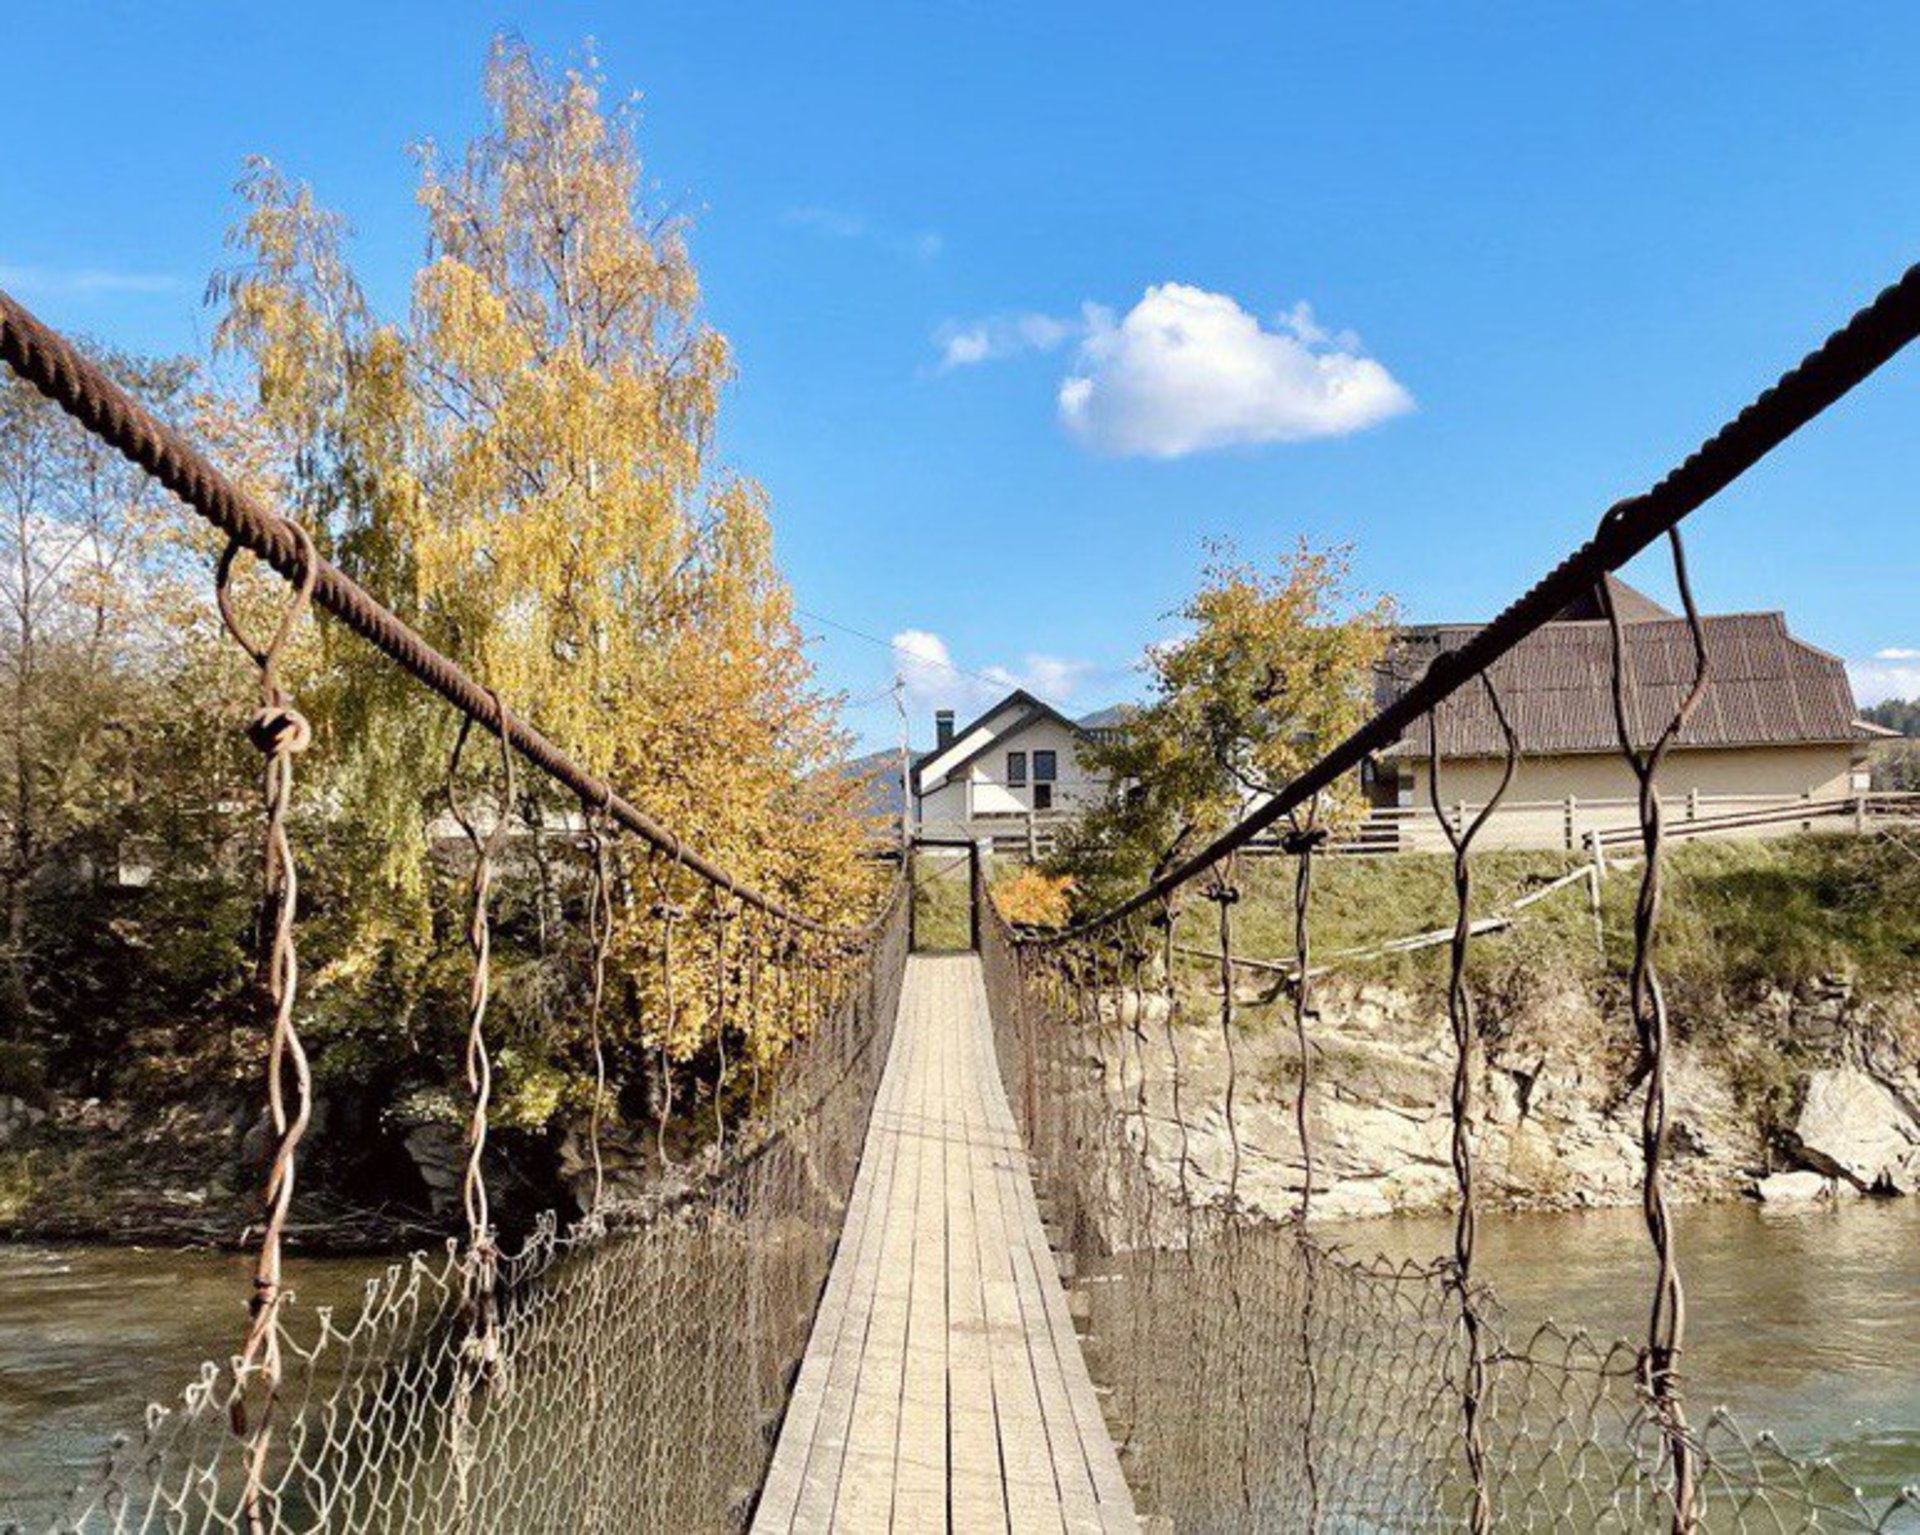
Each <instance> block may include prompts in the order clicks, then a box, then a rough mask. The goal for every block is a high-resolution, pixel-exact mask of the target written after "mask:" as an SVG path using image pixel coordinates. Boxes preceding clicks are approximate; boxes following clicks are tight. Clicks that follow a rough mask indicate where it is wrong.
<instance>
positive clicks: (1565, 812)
mask: <svg viewBox="0 0 1920 1535" xmlns="http://www.w3.org/2000/svg"><path fill="white" fill-rule="evenodd" d="M1609 582H1610V587H1609V590H1610V595H1611V599H1612V602H1613V605H1614V608H1615V611H1616V612H1617V613H1618V614H1619V615H1620V618H1621V620H1622V636H1623V640H1624V645H1625V653H1626V657H1627V673H1628V675H1629V677H1630V678H1631V688H1630V691H1629V694H1628V706H1629V707H1628V719H1629V721H1630V722H1631V723H1632V725H1633V727H1634V735H1635V739H1636V740H1638V741H1645V740H1649V739H1651V737H1652V736H1653V734H1654V733H1655V732H1656V730H1657V728H1658V727H1659V725H1660V724H1662V723H1664V721H1666V720H1667V719H1668V718H1670V717H1671V715H1672V713H1673V710H1674V708H1675V707H1676V706H1677V705H1678V703H1679V702H1680V700H1681V699H1682V698H1683V697H1684V695H1685V694H1686V692H1687V690H1688V689H1689V688H1690V687H1691V685H1692V683H1693V678H1694V645H1693V638H1692V634H1691V631H1690V628H1689V626H1688V624H1687V621H1686V619H1685V618H1683V617H1681V616H1679V615H1677V614H1674V613H1672V612H1669V611H1668V610H1667V609H1666V608H1663V607H1661V606H1660V605H1659V604H1658V603H1656V602H1654V601H1653V600H1652V599H1651V598H1649V597H1647V596H1646V595H1645V594H1644V593H1641V592H1638V591H1636V590H1634V589H1633V588H1632V587H1630V586H1628V585H1627V584H1626V583H1625V582H1623V581H1619V580H1617V579H1615V578H1611V577H1610V578H1609ZM1701 627H1702V631H1703V634H1704V636H1705V640H1706V651H1707V684H1706V691H1705V693H1704V694H1703V696H1702V697H1701V700H1700V704H1699V706H1698V708H1697V709H1696V710H1695V711H1694V713H1693V715H1692V717H1691V719H1690V720H1689V722H1688V724H1687V726H1686V728H1685V729H1684V730H1683V731H1682V732H1681V734H1680V736H1679V738H1678V739H1677V740H1676V742H1675V744H1674V747H1673V750H1672V752H1671V753H1670V755H1669V756H1668V758H1667V760H1666V763H1665V765H1664V766H1663V767H1662V769H1661V772H1660V776H1659V778H1658V780H1657V782H1658V784H1659V787H1660V791H1661V795H1662V799H1663V801H1664V802H1665V803H1666V804H1667V805H1668V806H1669V807H1670V809H1669V814H1670V816H1671V817H1673V818H1674V819H1687V818H1691V819H1695V820H1701V819H1711V818H1736V819H1737V818H1738V817H1740V816H1742V815H1747V814H1751V813H1753V812H1755V811H1764V810H1768V809H1774V810H1779V809H1783V808H1790V807H1791V806H1792V805H1793V804H1794V803H1795V802H1803V803H1809V804H1821V805H1826V804H1831V803H1833V802H1835V801H1839V800H1844V799H1846V798H1847V797H1848V796H1850V795H1854V794H1857V793H1860V792H1862V791H1864V790H1865V789H1866V787H1867V751H1868V746H1869V744H1870V743H1871V742H1872V741H1873V740H1875V739H1876V738H1878V737H1880V736H1882V735H1884V734H1886V733H1887V732H1884V731H1882V730H1881V729H1879V728H1878V727H1877V726H1873V725H1869V724H1866V723H1864V722H1863V721H1862V720H1861V719H1860V718H1859V711H1858V709H1857V708H1856V707H1855V705H1854V700H1853V692H1852V689H1851V687H1850V686H1849V684H1848V681H1847V673H1846V668H1845V666H1843V665H1842V664H1841V661H1840V659H1839V657H1837V656H1833V655H1829V654H1828V653H1827V652H1826V651H1824V650H1820V649H1817V648H1815V647H1814V646H1812V645H1809V644H1807V643H1806V642H1805V641H1804V640H1800V639H1796V638H1795V637H1794V636H1793V634H1792V633H1791V632H1790V631H1789V630H1788V628H1787V621H1786V617H1785V615H1784V614H1781V613H1777V612H1774V613H1718V614H1711V615H1706V616H1703V617H1702V619H1701ZM1478 628H1479V626H1478V625H1471V624H1436V625H1429V626H1423V627H1417V628H1410V629H1408V630H1406V631H1404V632H1403V634H1402V635H1401V637H1400V640H1399V643H1398V645H1397V647H1396V661H1395V664H1393V665H1391V666H1389V667H1388V668H1386V670H1385V672H1384V673H1383V678H1382V682H1381V685H1380V690H1379V701H1380V702H1382V703H1385V702H1387V701H1388V700H1390V699H1391V698H1393V697H1395V696H1397V694H1398V693H1399V692H1400V691H1401V690H1402V689H1404V688H1405V687H1406V686H1407V685H1408V684H1409V683H1410V682H1411V680H1412V679H1413V678H1415V677H1417V676H1419V675H1420V673H1421V672H1422V671H1424V670H1425V668H1426V666H1427V664H1428V663H1430V662H1431V660H1432V659H1433V657H1434V656H1435V655H1437V654H1439V653H1440V652H1442V651H1447V650H1451V649H1455V648H1457V647H1458V646H1460V645H1462V644H1464V643H1465V642H1466V641H1467V640H1468V639H1469V638H1471V637H1472V636H1473V635H1474V634H1475V633H1477V632H1478ZM1612 675H1613V655H1612V635H1611V632H1610V630H1609V626H1608V624H1607V622H1606V619H1605V616H1604V614H1603V613H1602V612H1601V610H1600V606H1599V603H1598V600H1597V598H1590V599H1587V600H1586V601H1585V602H1582V603H1578V604H1575V605H1574V606H1572V607H1570V608H1568V609H1567V610H1566V611H1564V612H1563V613H1562V614H1561V615H1560V616H1559V618H1557V619H1556V620H1555V621H1553V622H1551V623H1549V624H1546V625H1544V626H1543V627H1541V628H1540V629H1538V630H1537V631H1535V632H1534V633H1533V634H1532V635H1530V636H1528V637H1527V638H1526V639H1525V640H1523V641H1521V643H1520V644H1519V645H1518V646H1517V647H1515V649H1514V650H1513V651H1512V652H1511V653H1510V654H1508V655H1507V656H1506V657H1505V658H1503V659H1502V660H1501V661H1500V663H1499V664H1498V665H1496V666H1495V667H1494V668H1493V671H1492V673H1491V677H1492V681H1493V683H1494V685H1495V687H1496V688H1497V689H1498V691H1499V695H1500V699H1501V702H1502V705H1503V706H1504V708H1505V711H1506V714H1507V717H1508V718H1509V720H1511V722H1512V724H1513V726H1514V729H1515V731H1516V733H1517V735H1518V737H1519V742H1520V747H1521V751H1522V753H1523V755H1522V758H1521V761H1520V766H1519V771H1518V773H1517V774H1516V776H1515V779H1514V783H1513V786H1512V788H1511V789H1510V790H1509V791H1508V796H1507V799H1506V800H1505V801H1504V802H1503V808H1502V809H1501V810H1500V811H1499V812H1498V813H1496V815H1495V817H1494V819H1493V820H1492V821H1491V822H1490V823H1489V824H1488V827H1487V830H1486V834H1485V842H1486V845H1488V846H1508V847H1518V846H1579V845H1580V844H1581V842H1582V841H1583V840H1584V839H1585V837H1586V834H1587V833H1588V832H1590V831H1593V830H1596V829H1599V830H1610V829H1614V828H1618V827H1622V826H1625V825H1628V824H1630V823H1632V821H1633V820H1634V798H1635V794H1636V785H1635V781H1634V778H1633V775H1632V772H1631V770H1630V769H1629V768H1628V766H1627V764H1626V763H1625V762H1624V761H1623V760H1622V758H1621V755H1620V746H1619V737H1618V732H1617V730H1616V728H1615V723H1614V707H1613V696H1612V688H1611V678H1612ZM1436 716H1437V717H1436V720H1435V724H1436V726H1437V738H1438V747H1439V757H1440V799H1441V803H1442V805H1443V807H1445V808H1446V809H1447V810H1448V812H1449V815H1450V816H1451V817H1454V818H1458V817H1460V816H1462V815H1463V814H1464V815H1470V814H1471V813H1472V812H1473V811H1474V810H1476V809H1477V808H1478V807H1480V806H1482V805H1484V804H1485V803H1486V801H1487V798H1488V796H1489V795H1490V794H1492V793H1493V792H1494V789H1495V788H1496V786H1497V785H1498V783H1499V781H1500V774H1501V770H1502V767H1503V764H1504V760H1505V750H1506V747H1505V738H1504V736H1503V734H1502V732H1501V730H1500V727H1499V723H1498V721H1497V720H1496V718H1495V716H1494V713H1493V710H1492V708H1491V706H1490V704H1489V701H1488V699H1487V696H1486V692H1485V690H1484V689H1482V688H1480V687H1466V688H1462V689H1461V690H1460V691H1459V692H1457V693H1456V694H1454V696H1453V697H1452V698H1450V699H1448V700H1447V702H1446V703H1445V704H1443V705H1442V706H1441V707H1440V708H1439V709H1438V710H1437V711H1436ZM1432 775H1433V761H1432V751H1431V748H1430V746H1429V741H1428V731H1427V725H1426V723H1425V722H1424V721H1423V722H1422V723H1420V724H1419V725H1417V726H1415V727H1414V728H1413V729H1412V730H1410V731H1409V732H1408V733H1407V734H1406V735H1405V736H1404V737H1403V738H1402V739H1401V740H1400V741H1399V742H1397V743H1396V744H1395V745H1393V746H1391V747H1389V748H1388V749H1387V750H1386V751H1384V752H1382V753H1381V754H1380V757H1379V759H1378V760H1377V761H1376V762H1374V763H1373V764H1371V766H1370V770H1369V775H1368V784H1369V790H1370V796H1371V798H1372V801H1373V803H1374V805H1375V806H1376V807H1378V808H1379V809H1380V811H1381V812H1383V813H1382V814H1381V815H1379V816H1377V817H1376V825H1382V824H1385V825H1391V824H1392V823H1394V822H1395V821H1396V819H1397V821H1398V823H1399V825H1400V836H1399V839H1398V840H1399V844H1400V845H1401V846H1408V847H1424V846H1430V845H1437V843H1438V842H1439V840H1440V837H1439V827H1438V826H1437V825H1436V824H1435V823H1434V821H1433V818H1432V811H1431V807H1430V801H1429V792H1430V790H1429V786H1430V784H1431V781H1432ZM1799 824H1800V823H1798V822H1795V821H1791V820H1786V821H1782V822H1780V823H1779V824H1778V828H1777V829H1780V830H1789V831H1790V830H1793V829H1795V828H1796V827H1797V826H1798V825H1799ZM1744 829H1747V830H1751V829H1753V828H1744Z"/></svg>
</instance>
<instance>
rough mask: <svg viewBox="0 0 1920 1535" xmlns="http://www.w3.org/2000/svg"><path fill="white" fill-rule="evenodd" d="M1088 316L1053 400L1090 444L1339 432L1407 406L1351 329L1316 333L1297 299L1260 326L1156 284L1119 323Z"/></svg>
mask: <svg viewBox="0 0 1920 1535" xmlns="http://www.w3.org/2000/svg"><path fill="white" fill-rule="evenodd" d="M1087 313H1088V316H1089V321H1090V324H1089V329H1088V332H1087V335H1086V337H1085V339H1084V340H1083V341H1082V342H1081V343H1080V349H1079V352H1078V353H1077V355H1076V357H1075V359H1074V371H1073V373H1072V374H1071V375H1069V376H1068V377H1067V378H1066V379H1065V380H1064V381H1063V382H1062V383H1061V385H1060V392H1059V408H1060V419H1061V422H1062V423H1063V424H1064V425H1065V426H1066V428H1067V430H1068V431H1070V432H1071V433H1073V435H1074V436H1076V437H1078V438H1079V439H1080V440H1081V441H1082V442H1084V443H1086V444H1087V446H1089V447H1091V448H1093V449H1095V450H1096V451H1098V452H1102V453H1111V454H1115V455H1119V456H1134V455H1138V456H1143V457H1149V458H1180V457H1182V456H1184V455H1186V454H1189V453H1199V452H1204V451H1206V450H1208V449H1211V448H1225V447H1233V446H1237V445H1241V444H1248V443H1266V442H1300V441H1304V440H1306V439H1309V438H1314V437H1343V436H1345V435H1347V434H1348V433H1349V432H1357V431H1360V430H1362V429H1363V428H1365V427H1369V426H1374V425H1376V424H1378V423H1379V422H1382V421H1385V420H1387V419H1388V418H1389V417H1392V416H1397V415H1400V414H1401V413H1403V412H1405V411H1409V410H1411V409H1413V397H1412V396H1411V395H1409V394H1408V393H1407V391H1406V390H1405V389H1404V388H1403V387H1401V385H1400V383H1399V382H1398V381H1397V380H1396V379H1395V378H1394V377H1393V375H1392V374H1391V373H1389V372H1388V371H1387V370H1386V369H1385V368H1384V367H1383V366H1381V364H1380V363H1378V362H1376V361H1374V360H1373V359H1372V358H1370V357H1364V356H1361V355H1359V353H1358V351H1357V348H1356V347H1355V346H1353V345H1352V344H1351V343H1353V342H1354V338H1353V337H1351V336H1333V335H1330V334H1329V333H1328V332H1326V331H1324V330H1322V329H1321V328H1320V326H1319V325H1318V323H1317V322H1316V321H1315V320H1314V318H1313V311H1312V310H1311V309H1310V308H1308V307H1307V306H1305V305H1297V306H1296V307H1295V308H1294V309H1293V310H1291V311H1289V312H1288V313H1287V314H1285V315H1283V316H1281V317H1280V318H1279V320H1278V322H1277V324H1278V326H1279V328H1278V329H1275V330H1269V329H1267V328H1265V327H1264V326H1262V325H1261V323H1260V321H1259V319H1258V317H1256V316H1254V315H1251V314H1249V313H1248V312H1247V311H1246V310H1244V309H1242V308H1241V307H1240V305H1239V304H1238V303H1236V302H1235V301H1234V300H1233V299H1232V298H1230V297H1229V296H1227V295H1226V294H1224V293H1209V292H1207V291H1206V290H1205V289H1204V288H1195V287H1191V286H1189V285H1187V284H1185V283H1161V284H1159V285H1157V286H1155V287H1151V288H1149V289H1147V291H1146V294H1145V295H1144V296H1143V297H1142V298H1141V300H1140V302H1139V303H1138V304H1136V305H1134V307H1133V308H1132V309H1131V310H1129V311H1128V313H1127V314H1126V315H1125V316H1124V317H1123V318H1121V319H1120V320H1118V321H1115V320H1114V319H1113V317H1112V315H1111V314H1110V313H1108V312H1106V311H1102V310H1098V309H1095V308H1093V307H1091V306H1090V307H1089V309H1088V311H1087ZM1342 343H1348V345H1344V346H1343V345H1342Z"/></svg>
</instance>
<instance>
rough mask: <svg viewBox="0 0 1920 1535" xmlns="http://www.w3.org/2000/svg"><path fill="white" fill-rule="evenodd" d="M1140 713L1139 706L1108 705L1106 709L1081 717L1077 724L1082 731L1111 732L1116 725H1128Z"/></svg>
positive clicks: (1096, 710)
mask: <svg viewBox="0 0 1920 1535" xmlns="http://www.w3.org/2000/svg"><path fill="white" fill-rule="evenodd" d="M1139 712H1140V706H1139V705H1138V704H1108V705H1107V707H1106V708H1104V709H1095V710H1094V711H1093V713H1091V714H1083V715H1081V716H1080V718H1079V719H1078V720H1077V721H1076V722H1075V723H1077V724H1078V725H1079V726H1080V728H1081V729H1082V730H1111V729H1112V728H1113V727H1114V726H1115V725H1124V724H1126V722H1127V721H1128V720H1130V719H1132V718H1133V717H1134V715H1136V714H1138V713H1139Z"/></svg>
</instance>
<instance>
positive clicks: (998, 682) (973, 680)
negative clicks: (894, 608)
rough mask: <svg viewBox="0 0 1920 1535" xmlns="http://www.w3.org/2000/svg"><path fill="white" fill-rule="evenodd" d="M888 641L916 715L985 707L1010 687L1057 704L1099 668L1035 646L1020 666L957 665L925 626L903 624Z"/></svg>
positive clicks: (910, 706) (943, 643)
mask: <svg viewBox="0 0 1920 1535" xmlns="http://www.w3.org/2000/svg"><path fill="white" fill-rule="evenodd" d="M892 644H893V654H894V664H895V666H897V667H898V668H899V672H900V676H901V678H902V680H903V681H904V682H905V683H906V689H907V706H908V709H909V711H910V712H912V713H914V714H916V715H918V714H922V713H925V712H926V711H927V710H929V709H961V710H973V709H984V708H986V707H987V706H988V705H989V704H992V703H994V702H995V701H996V700H998V699H1000V698H1002V697H1004V696H1005V695H1006V694H1008V693H1010V692H1012V691H1013V690H1014V689H1015V688H1025V689H1026V690H1027V691H1028V692H1029V693H1032V694H1033V695H1034V696H1035V697H1037V698H1043V699H1045V700H1046V701H1047V702H1048V703H1050V704H1054V705H1062V704H1065V703H1066V702H1067V700H1068V699H1069V698H1071V697H1072V696H1073V694H1074V692H1075V690H1076V689H1078V688H1079V687H1080V686H1081V685H1082V684H1083V683H1085V682H1086V681H1087V680H1088V679H1089V678H1092V677H1095V676H1097V675H1098V674H1099V671H1100V668H1099V666H1098V665H1097V664H1096V663H1094V662H1092V661H1083V660H1075V659H1071V658H1068V657H1065V656H1051V655H1046V654H1044V653H1041V652H1038V651H1030V652H1028V653H1027V655H1025V656H1024V657H1022V658H1021V663H1020V665H1019V666H1000V665H993V666H983V667H980V668H978V669H977V670H972V669H962V668H961V667H960V666H958V665H957V664H955V662H954V659H953V653H952V651H951V650H949V649H948V647H947V642H946V641H945V640H944V639H942V638H941V637H940V636H939V635H938V634H935V633H933V632H932V631H931V630H927V629H902V630H901V631H900V632H899V633H898V634H896V635H894V636H893V640H892Z"/></svg>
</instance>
